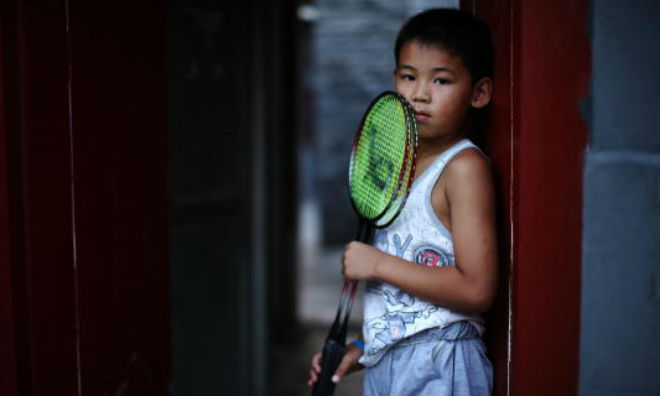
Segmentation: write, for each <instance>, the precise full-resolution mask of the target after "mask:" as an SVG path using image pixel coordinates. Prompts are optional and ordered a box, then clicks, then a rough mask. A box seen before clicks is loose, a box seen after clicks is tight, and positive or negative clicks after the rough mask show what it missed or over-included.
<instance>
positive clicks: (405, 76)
mask: <svg viewBox="0 0 660 396" xmlns="http://www.w3.org/2000/svg"><path fill="white" fill-rule="evenodd" d="M401 79H402V80H404V81H415V76H413V75H412V74H402V75H401Z"/></svg>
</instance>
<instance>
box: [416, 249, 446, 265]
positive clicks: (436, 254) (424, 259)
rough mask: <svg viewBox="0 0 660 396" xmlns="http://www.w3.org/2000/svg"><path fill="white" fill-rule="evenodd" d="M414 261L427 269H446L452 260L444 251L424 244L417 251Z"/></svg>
mask: <svg viewBox="0 0 660 396" xmlns="http://www.w3.org/2000/svg"><path fill="white" fill-rule="evenodd" d="M413 259H414V260H415V262H416V263H417V264H421V265H424V266H427V267H446V266H448V265H451V263H452V259H451V257H449V256H448V255H447V254H446V253H445V252H444V251H443V250H442V249H440V248H438V247H437V246H433V245H430V244H423V245H421V246H419V247H417V248H416V249H415V252H414V254H413Z"/></svg>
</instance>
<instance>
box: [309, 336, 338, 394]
mask: <svg viewBox="0 0 660 396" xmlns="http://www.w3.org/2000/svg"><path fill="white" fill-rule="evenodd" d="M344 341H345V340H335V339H331V338H328V339H327V340H325V345H323V356H322V357H321V374H320V376H319V379H318V381H316V383H315V384H314V387H313V388H312V396H332V394H333V393H334V392H335V383H334V382H332V376H333V375H334V374H335V370H337V367H338V366H339V363H341V359H342V358H343V357H344V354H345V353H346V346H345V345H344Z"/></svg>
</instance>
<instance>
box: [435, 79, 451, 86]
mask: <svg viewBox="0 0 660 396" xmlns="http://www.w3.org/2000/svg"><path fill="white" fill-rule="evenodd" d="M433 82H434V83H436V84H440V85H446V84H449V83H450V81H449V80H447V79H446V78H436V79H435V80H433Z"/></svg>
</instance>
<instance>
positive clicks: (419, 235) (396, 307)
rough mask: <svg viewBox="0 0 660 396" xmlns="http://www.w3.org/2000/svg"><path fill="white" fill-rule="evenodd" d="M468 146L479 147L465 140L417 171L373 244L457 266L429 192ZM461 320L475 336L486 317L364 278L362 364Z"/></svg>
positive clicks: (414, 260) (418, 260)
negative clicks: (392, 217) (470, 326)
mask: <svg viewBox="0 0 660 396" xmlns="http://www.w3.org/2000/svg"><path fill="white" fill-rule="evenodd" d="M466 148H475V149H477V147H476V146H475V145H474V144H473V143H472V142H470V141H469V140H467V139H463V140H461V141H460V142H458V143H456V144H455V145H454V146H452V147H451V148H449V149H447V150H446V151H444V152H443V153H442V154H440V155H439V156H438V158H436V159H435V160H434V161H433V163H432V164H431V165H430V166H429V167H428V168H427V169H426V170H425V171H424V172H423V173H422V174H421V175H419V177H418V178H417V179H416V180H415V182H414V183H413V185H412V187H411V190H410V194H409V196H408V199H407V201H406V203H405V206H404V208H403V210H402V212H401V214H400V215H399V217H398V218H397V219H396V220H395V222H394V223H393V224H391V225H390V226H389V227H387V228H385V229H379V230H377V231H376V233H375V236H374V243H373V244H374V246H375V247H377V248H378V249H380V250H382V251H383V252H386V253H389V254H391V255H394V256H397V257H401V258H403V259H404V260H406V261H409V262H410V263H411V265H426V266H446V265H455V261H454V244H453V242H452V235H451V232H449V230H448V229H447V228H446V227H445V226H444V224H442V222H441V221H440V220H439V219H438V217H437V216H436V214H435V212H434V210H433V207H432V206H431V191H432V190H433V186H434V185H435V183H436V181H437V180H438V178H439V177H440V174H442V171H443V170H444V168H445V165H446V164H447V163H449V161H450V160H451V159H452V158H453V157H454V156H455V155H456V154H457V153H459V152H460V151H462V150H464V149H466ZM477 150H478V149H477ZM461 320H468V321H470V322H471V323H472V324H474V325H475V327H476V328H477V330H478V331H479V335H480V336H481V335H482V334H483V332H484V325H483V323H484V322H483V318H482V317H481V315H479V314H466V313H460V312H455V311H451V310H449V309H447V308H444V307H442V306H439V305H435V304H432V303H430V302H428V301H425V300H422V299H420V298H417V297H415V296H413V295H411V294H408V293H406V292H404V291H401V290H400V289H398V288H397V287H395V286H392V285H390V284H388V283H385V282H380V281H368V282H367V285H366V293H365V297H364V325H363V328H362V332H363V335H364V338H365V348H364V354H363V355H362V357H361V358H360V363H361V364H363V365H364V366H367V367H369V366H373V365H375V364H376V363H377V362H378V361H379V360H380V358H381V357H382V356H383V355H384V354H385V352H386V351H387V350H388V349H389V348H390V347H391V346H392V345H394V344H396V343H397V342H399V341H401V340H403V339H404V338H407V337H410V336H411V335H413V334H417V333H419V332H421V331H423V330H427V329H430V328H436V327H437V328H443V327H446V326H448V325H450V324H451V323H454V322H457V321H461Z"/></svg>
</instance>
